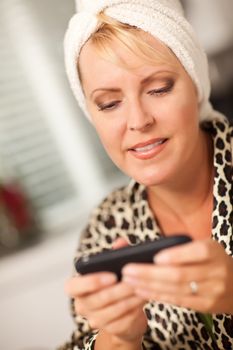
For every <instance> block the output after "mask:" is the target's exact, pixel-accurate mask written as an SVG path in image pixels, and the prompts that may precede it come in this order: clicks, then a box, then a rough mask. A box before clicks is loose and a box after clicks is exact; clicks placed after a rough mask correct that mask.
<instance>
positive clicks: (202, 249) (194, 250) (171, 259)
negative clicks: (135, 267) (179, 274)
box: [154, 239, 221, 264]
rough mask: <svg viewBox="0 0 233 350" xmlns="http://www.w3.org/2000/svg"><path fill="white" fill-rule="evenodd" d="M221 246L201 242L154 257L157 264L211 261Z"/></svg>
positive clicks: (206, 241)
mask: <svg viewBox="0 0 233 350" xmlns="http://www.w3.org/2000/svg"><path fill="white" fill-rule="evenodd" d="M220 248H221V246H220V245H219V244H218V243H217V242H215V241H213V240H212V239H208V240H199V241H193V242H191V243H187V244H183V245H180V246H176V247H174V248H169V249H166V250H163V251H162V252H160V253H158V254H156V255H155V256H154V261H155V263H156V264H190V263H194V262H196V263H198V262H204V261H210V260H211V259H213V258H214V257H215V256H216V254H217V253H218V251H219V249H220Z"/></svg>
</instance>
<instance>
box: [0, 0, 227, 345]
mask: <svg viewBox="0 0 233 350" xmlns="http://www.w3.org/2000/svg"><path fill="white" fill-rule="evenodd" d="M183 4H184V7H185V11H186V13H187V16H188V18H189V20H190V21H191V22H192V23H193V25H194V27H195V29H196V31H197V34H198V36H199V38H200V40H201V42H202V44H203V45H204V47H205V48H206V51H207V53H208V56H209V61H210V76H211V82H212V96H211V100H212V102H213V104H214V106H215V107H216V108H217V109H219V110H221V111H223V112H224V113H225V114H226V115H227V116H228V117H229V118H230V119H232V120H233V64H232V62H233V22H232V13H233V2H232V0H183ZM74 10H75V9H74V2H73V0H66V1H64V0H46V1H45V0H40V1H38V0H37V1H36V0H1V2H0V310H1V313H0V325H1V326H0V348H1V349H3V350H52V349H55V347H56V346H57V345H59V344H62V343H63V342H64V341H65V340H67V339H68V338H69V335H70V333H71V332H72V328H73V324H72V320H71V318H70V315H69V305H68V300H67V298H66V296H65V294H64V292H63V289H64V287H63V285H64V282H65V279H66V278H67V277H68V276H69V275H70V274H71V271H72V263H73V255H74V251H75V248H76V245H77V242H78V238H79V234H80V231H81V230H82V228H83V227H84V225H85V222H86V220H87V218H88V214H89V213H90V210H91V209H92V208H93V207H94V206H95V205H96V204H97V203H98V202H99V201H100V200H101V199H102V198H103V197H104V196H105V195H106V194H107V193H108V192H109V191H110V190H111V189H113V188H116V187H118V186H120V185H122V184H124V183H127V181H128V179H127V178H126V177H125V176H123V175H122V174H121V173H120V172H119V171H118V170H117V168H116V167H115V166H114V165H113V164H112V162H111V161H110V160H109V159H108V157H107V155H106V154H105V151H104V150H103V148H102V147H101V145H100V143H99V141H98V139H97V137H96V135H95V133H94V130H93V129H92V127H91V126H90V125H89V123H88V122H87V121H86V119H85V118H84V117H83V116H82V112H81V111H80V110H79V108H78V106H77V104H76V102H75V100H74V98H73V96H72V94H71V92H70V89H69V86H68V82H67V80H66V76H65V71H64V64H63V47H62V45H63V37H64V32H65V29H66V26H67V23H68V20H69V18H70V17H71V15H72V14H73V13H74Z"/></svg>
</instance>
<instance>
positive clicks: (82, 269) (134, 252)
mask: <svg viewBox="0 0 233 350" xmlns="http://www.w3.org/2000/svg"><path fill="white" fill-rule="evenodd" d="M191 240H192V239H191V238H190V237H189V236H187V235H184V234H179V235H175V236H169V237H163V238H159V239H157V240H155V241H147V242H143V243H140V244H138V245H134V246H127V247H123V248H119V249H115V250H107V251H103V252H101V253H97V254H95V255H90V256H83V257H82V258H81V259H78V260H77V261H76V262H75V268H76V270H77V272H78V273H80V274H81V275H85V274H87V273H93V272H101V271H108V272H113V273H115V274H116V275H117V277H118V280H120V279H121V270H122V268H123V266H124V265H126V264H128V263H152V262H153V257H154V255H155V254H157V253H158V252H160V251H161V250H163V249H167V248H171V247H174V246H176V245H180V244H185V243H188V242H190V241H191Z"/></svg>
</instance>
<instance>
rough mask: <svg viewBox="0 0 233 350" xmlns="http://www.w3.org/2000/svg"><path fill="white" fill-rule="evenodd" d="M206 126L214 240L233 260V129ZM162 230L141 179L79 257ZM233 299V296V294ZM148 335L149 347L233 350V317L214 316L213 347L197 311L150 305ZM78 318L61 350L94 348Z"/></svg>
mask: <svg viewBox="0 0 233 350" xmlns="http://www.w3.org/2000/svg"><path fill="white" fill-rule="evenodd" d="M202 127H203V128H204V129H205V130H206V131H208V132H210V133H211V135H212V137H213V140H214V168H215V181H214V189H213V194H214V210H213V213H212V238H213V239H215V240H217V241H218V242H220V243H221V244H222V245H223V246H224V248H225V250H226V252H227V254H229V255H230V256H233V181H232V153H233V152H232V149H231V142H232V140H233V127H232V126H231V125H229V122H228V121H227V120H226V119H221V118H220V119H216V120H214V121H211V122H205V123H203V124H202ZM160 236H161V231H160V228H159V226H158V224H157V223H156V220H155V218H154V216H153V214H152V212H151V210H150V207H149V205H148V201H147V193H146V189H145V186H143V185H139V184H138V183H136V182H135V181H131V183H130V184H129V185H128V186H126V187H124V188H121V189H119V190H117V191H115V192H113V193H112V194H110V195H109V196H108V197H107V198H106V199H105V200H104V201H103V202H102V203H101V205H100V206H99V207H98V208H96V209H95V210H94V212H93V215H92V216H91V218H90V221H89V224H88V226H87V228H86V229H85V231H84V232H83V235H82V237H81V242H80V245H79V249H78V252H77V257H80V256H82V255H84V254H85V255H90V254H94V253H97V252H100V251H102V250H103V249H111V246H112V243H113V241H115V239H116V238H118V237H124V238H126V239H127V240H128V242H129V243H130V244H136V243H139V242H142V241H145V240H155V239H158V238H159V237H160ZM232 297H233V296H232ZM144 310H145V313H146V316H147V319H148V331H147V333H146V334H145V335H144V339H143V348H144V349H153V350H157V349H158V350H159V349H164V350H165V349H166V350H189V349H190V350H195V349H205V350H213V349H226V350H229V349H233V316H232V315H225V314H217V315H213V332H214V335H215V339H216V342H215V343H213V342H212V340H211V338H210V336H209V334H208V332H207V331H206V328H205V327H204V325H203V323H202V321H201V319H200V317H199V315H198V314H197V313H196V312H195V311H192V310H189V309H185V308H181V307H177V306H172V305H169V304H162V303H158V302H156V301H153V302H148V303H147V304H146V305H145V307H144ZM73 317H74V319H75V322H76V324H77V329H76V331H75V332H74V333H73V336H72V340H71V341H70V342H69V343H67V344H66V345H64V346H62V347H60V348H59V349H60V350H83V349H94V342H95V338H96V336H97V331H96V330H94V331H93V330H91V328H90V326H89V324H88V321H87V320H86V319H84V318H83V317H82V316H80V315H76V314H75V311H74V308H73Z"/></svg>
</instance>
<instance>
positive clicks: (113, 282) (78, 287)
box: [66, 240, 147, 342]
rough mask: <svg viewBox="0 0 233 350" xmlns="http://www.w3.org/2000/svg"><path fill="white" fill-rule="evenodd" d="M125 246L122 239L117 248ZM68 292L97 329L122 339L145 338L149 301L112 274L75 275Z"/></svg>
mask: <svg viewBox="0 0 233 350" xmlns="http://www.w3.org/2000/svg"><path fill="white" fill-rule="evenodd" d="M123 245H125V243H124V242H123V241H122V240H119V241H117V242H116V243H115V244H114V248H115V249H116V248H119V247H121V246H123ZM66 291H67V293H68V294H69V296H70V297H72V298H74V305H75V311H76V313H77V314H80V315H82V316H84V317H85V318H87V320H88V321H89V324H90V326H91V327H92V328H93V329H99V330H102V331H105V332H107V333H109V334H111V335H113V336H115V337H116V338H118V339H119V340H122V341H126V342H134V341H135V340H141V338H142V336H143V334H144V333H145V331H146V327H147V320H146V316H145V314H144V312H143V305H144V304H145V300H143V298H141V297H139V296H136V295H135V293H134V289H133V288H132V287H131V286H129V285H128V284H126V283H124V282H119V283H117V279H116V276H115V275H114V274H112V273H108V272H101V273H93V274H89V275H86V276H76V277H73V278H71V279H70V280H69V281H68V282H67V284H66Z"/></svg>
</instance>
